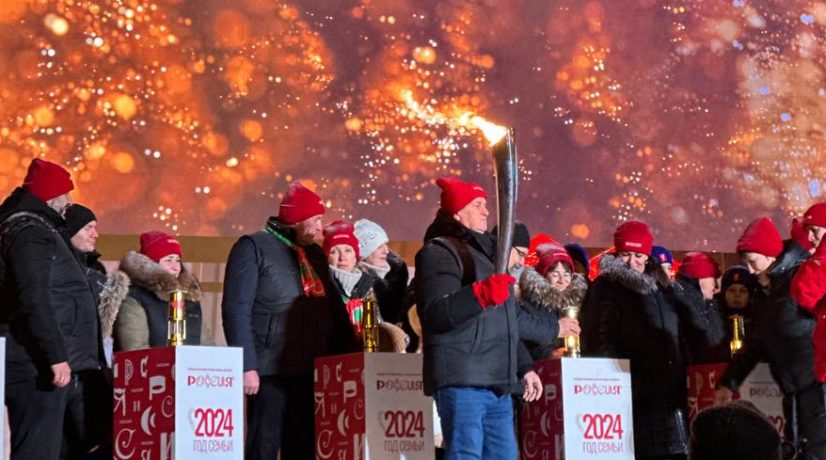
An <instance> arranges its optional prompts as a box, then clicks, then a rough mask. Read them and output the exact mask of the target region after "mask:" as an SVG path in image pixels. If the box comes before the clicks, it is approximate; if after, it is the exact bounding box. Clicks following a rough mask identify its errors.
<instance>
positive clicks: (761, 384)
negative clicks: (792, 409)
mask: <svg viewBox="0 0 826 460" xmlns="http://www.w3.org/2000/svg"><path fill="white" fill-rule="evenodd" d="M727 365H728V364H727V363H719V364H703V365H697V366H689V367H688V369H687V370H688V372H687V373H688V418H689V420H691V421H693V420H694V418H695V417H696V416H697V414H698V413H699V412H700V411H701V410H703V409H705V408H707V407H711V406H712V405H713V404H714V387H715V386H716V385H717V381H718V380H719V378H720V377H721V376H722V375H723V372H724V371H725V370H726V366H727ZM733 399H742V400H745V401H749V402H751V403H752V404H754V405H755V407H757V409H759V410H760V411H761V412H763V413H764V414H766V416H768V417H769V420H771V422H772V424H773V425H774V427H775V428H777V430H778V431H779V432H780V434H781V436H782V435H783V428H784V426H785V420H786V419H785V417H784V416H783V392H782V391H780V387H779V386H777V383H775V381H774V378H773V377H772V376H771V372H770V371H769V365H768V364H766V363H759V364H757V366H756V367H755V368H754V370H753V371H751V373H750V374H749V376H748V377H746V380H744V381H743V383H742V384H741V385H740V388H739V389H738V391H736V392H734V398H733Z"/></svg>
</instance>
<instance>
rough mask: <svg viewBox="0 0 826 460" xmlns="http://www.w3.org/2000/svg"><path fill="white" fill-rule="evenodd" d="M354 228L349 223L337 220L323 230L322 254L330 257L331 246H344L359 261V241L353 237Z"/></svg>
mask: <svg viewBox="0 0 826 460" xmlns="http://www.w3.org/2000/svg"><path fill="white" fill-rule="evenodd" d="M354 232H355V227H353V224H351V223H350V222H345V221H343V220H337V221H335V222H333V223H332V224H330V225H328V226H327V227H325V228H324V253H325V254H327V255H328V256H329V255H330V250H331V249H333V246H337V245H339V244H346V245H348V246H350V247H352V248H353V251H355V252H356V260H359V240H358V238H356V235H355V233H354Z"/></svg>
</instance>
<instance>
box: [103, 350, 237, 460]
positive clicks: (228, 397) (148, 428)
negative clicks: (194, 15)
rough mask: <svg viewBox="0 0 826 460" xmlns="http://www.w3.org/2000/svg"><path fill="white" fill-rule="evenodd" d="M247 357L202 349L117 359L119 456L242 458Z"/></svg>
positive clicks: (124, 354) (161, 459)
mask: <svg viewBox="0 0 826 460" xmlns="http://www.w3.org/2000/svg"><path fill="white" fill-rule="evenodd" d="M242 353H243V351H242V349H241V348H229V347H194V346H181V347H174V348H173V347H167V348H152V349H148V350H136V351H129V352H122V353H116V354H115V361H114V366H113V371H114V386H115V392H114V420H113V422H114V452H113V453H114V458H116V459H118V460H120V459H149V458H151V459H153V460H154V459H158V460H172V459H203V460H241V459H242V458H243V457H244V382H243V376H242V373H243V359H242V358H243V354H242Z"/></svg>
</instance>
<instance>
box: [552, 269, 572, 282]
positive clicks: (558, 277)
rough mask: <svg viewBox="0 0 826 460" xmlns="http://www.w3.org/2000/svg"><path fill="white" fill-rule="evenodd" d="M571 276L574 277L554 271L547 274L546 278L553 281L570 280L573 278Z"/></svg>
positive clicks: (570, 274)
mask: <svg viewBox="0 0 826 460" xmlns="http://www.w3.org/2000/svg"><path fill="white" fill-rule="evenodd" d="M573 276H574V275H573V274H572V273H571V272H556V271H554V272H549V273H548V278H550V279H551V280H553V281H557V280H570V279H571V277H573Z"/></svg>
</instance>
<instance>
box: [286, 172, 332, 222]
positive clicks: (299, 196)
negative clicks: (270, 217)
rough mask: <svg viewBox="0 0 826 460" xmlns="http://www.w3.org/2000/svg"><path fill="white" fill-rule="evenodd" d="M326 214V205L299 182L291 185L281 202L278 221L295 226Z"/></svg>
mask: <svg viewBox="0 0 826 460" xmlns="http://www.w3.org/2000/svg"><path fill="white" fill-rule="evenodd" d="M321 214H324V203H322V202H321V197H320V196H318V195H316V194H315V193H314V192H313V191H312V190H310V189H308V188H307V187H305V186H304V185H302V184H301V182H299V181H293V182H292V183H290V187H289V188H288V189H287V194H286V195H284V199H283V200H281V206H280V207H279V209H278V220H279V221H280V222H281V223H282V224H285V225H295V224H297V223H299V222H301V221H304V220H307V219H309V218H310V217H313V216H318V215H321Z"/></svg>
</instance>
